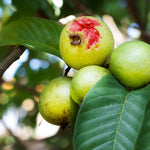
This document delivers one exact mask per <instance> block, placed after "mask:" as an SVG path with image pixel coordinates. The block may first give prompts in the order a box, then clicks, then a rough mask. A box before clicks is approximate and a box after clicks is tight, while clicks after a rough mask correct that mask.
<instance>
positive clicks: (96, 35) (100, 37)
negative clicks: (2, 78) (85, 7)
mask: <svg viewBox="0 0 150 150" xmlns="http://www.w3.org/2000/svg"><path fill="white" fill-rule="evenodd" d="M59 49H60V53H61V56H62V58H63V60H64V61H65V62H66V64H67V65H69V66H70V67H72V68H74V69H77V70H78V69H81V68H82V67H85V66H89V65H103V64H104V63H105V62H106V60H107V58H108V57H109V56H110V55H111V53H112V51H113V49H114V39H113V36H112V33H111V31H110V29H109V28H108V26H107V25H106V24H105V23H104V22H103V21H102V20H100V19H98V18H95V17H89V16H83V17H78V18H76V19H75V20H73V21H71V22H69V23H68V24H67V25H66V26H65V27H64V29H63V30H62V32H61V35H60V41H59Z"/></svg>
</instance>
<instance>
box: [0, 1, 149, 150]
mask: <svg viewBox="0 0 150 150" xmlns="http://www.w3.org/2000/svg"><path fill="white" fill-rule="evenodd" d="M149 13H150V1H148V0H137V1H135V0H132V1H130V0H110V1H105V0H102V1H97V0H92V1H85V0H81V1H78V0H72V1H69V0H64V1H63V5H62V6H58V5H56V3H55V2H54V1H51V0H32V1H29V0H21V1H19V0H12V1H6V0H1V1H0V78H1V79H0V122H2V123H3V125H4V126H5V127H6V129H7V132H8V134H7V136H4V137H1V136H0V149H2V150H3V149H4V148H6V146H11V148H12V149H15V150H17V149H19V150H20V149H28V146H27V145H29V144H31V143H30V142H32V143H34V144H35V143H36V142H37V143H40V142H43V141H45V142H46V143H47V144H46V145H47V147H49V149H66V150H67V149H68V150H71V149H73V147H74V150H84V149H87V150H93V149H95V150H100V149H101V150H103V149H107V150H109V149H110V150H133V149H136V150H149V149H150V124H149V120H150V103H149V100H150V92H149V91H150V85H149V84H148V85H146V86H145V87H143V88H140V89H138V90H129V89H127V88H126V87H125V86H123V85H121V84H120V83H119V82H118V81H117V80H116V79H115V77H114V76H112V75H108V76H106V77H104V78H103V79H102V80H101V81H99V82H98V83H97V84H96V85H95V86H94V87H93V88H92V89H91V90H90V92H89V93H88V94H87V95H86V97H85V99H84V101H83V103H82V104H81V106H80V108H79V110H78V112H77V117H75V118H74V121H73V123H72V127H71V128H70V129H68V128H67V129H65V130H64V131H62V129H60V130H59V132H58V133H57V135H55V136H54V137H50V138H46V139H44V140H37V139H34V138H33V137H32V136H31V138H28V139H27V140H26V141H23V140H21V138H20V137H19V136H18V135H16V134H14V132H12V130H11V129H10V128H9V126H8V124H6V123H5V122H4V116H5V114H6V112H7V111H8V110H9V108H10V107H11V106H15V109H19V108H20V107H22V105H23V102H24V101H25V100H26V99H29V98H30V99H31V100H32V101H33V104H34V107H33V108H32V109H31V110H29V111H28V110H26V115H25V116H24V117H20V119H19V120H18V124H19V125H23V126H30V127H31V128H32V129H33V130H34V129H35V126H36V117H37V114H38V112H39V110H38V98H39V95H40V93H41V91H42V89H43V86H44V85H46V84H47V83H48V82H49V81H50V80H51V79H53V78H55V77H58V76H62V74H63V72H64V68H63V67H62V66H61V65H60V61H61V60H62V58H61V55H60V52H59V38H60V34H61V31H62V29H63V28H64V24H63V25H62V24H60V22H61V21H60V19H62V18H65V17H67V16H69V15H75V16H80V15H90V16H96V17H101V18H103V19H104V17H105V16H106V15H107V16H109V17H110V16H111V17H112V18H113V19H114V21H113V22H111V24H113V23H114V22H115V23H116V25H117V27H118V28H119V30H120V31H121V33H122V35H123V36H122V37H125V38H128V36H129V35H128V34H127V32H126V31H128V29H129V27H130V28H131V27H133V26H132V25H135V28H134V29H136V30H138V31H139V32H140V35H139V37H138V39H140V40H143V41H145V42H147V43H150V35H149V29H150V17H149ZM108 14H109V15H108ZM112 18H111V19H112ZM106 19H107V18H106ZM111 19H110V20H109V21H112V20H111ZM58 21H60V22H59V23H58ZM106 21H107V20H106ZM133 22H135V23H136V24H131V23H133ZM61 23H62V22H61ZM113 25H114V24H113ZM116 25H114V26H115V27H116ZM117 27H116V28H117ZM118 28H117V29H118ZM137 28H138V29H137ZM117 31H118V30H117ZM115 33H116V37H117V36H118V34H117V32H115ZM116 37H114V38H116ZM132 38H133V37H132ZM108 44H109V43H108ZM27 49H28V52H29V53H30V54H29V56H28V59H27V60H26V61H24V62H22V63H21V65H20V66H19V67H18V68H17V69H16V72H15V75H14V78H13V79H12V80H11V81H7V80H5V77H4V75H5V73H6V71H7V69H8V68H9V67H10V66H11V65H12V64H13V63H14V62H15V61H16V60H18V59H19V58H20V56H21V55H22V54H24V53H25V52H26V50H27ZM37 59H38V60H40V65H39V67H38V68H37V69H33V68H32V67H30V64H31V62H34V61H33V60H37ZM63 64H64V63H63ZM10 74H11V73H10ZM97 91H99V92H97ZM9 123H10V124H11V122H9ZM47 147H46V148H47Z"/></svg>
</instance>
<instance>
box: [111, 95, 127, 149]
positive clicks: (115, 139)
mask: <svg viewBox="0 0 150 150" xmlns="http://www.w3.org/2000/svg"><path fill="white" fill-rule="evenodd" d="M128 95H129V93H127V95H126V97H125V101H124V103H123V105H122V109H121V113H120V118H119V121H118V125H117V129H116V135H115V138H114V144H113V148H112V150H115V145H116V141H117V135H118V133H119V131H118V129H119V126H120V122H121V119H122V113H123V110H124V106H125V103H126V101H127V97H128Z"/></svg>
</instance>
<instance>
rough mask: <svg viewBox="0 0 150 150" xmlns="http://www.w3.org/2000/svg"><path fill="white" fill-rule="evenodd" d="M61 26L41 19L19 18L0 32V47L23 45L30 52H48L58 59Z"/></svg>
mask: <svg viewBox="0 0 150 150" xmlns="http://www.w3.org/2000/svg"><path fill="white" fill-rule="evenodd" d="M62 28H63V27H62V26H61V25H60V24H58V23H56V22H54V21H51V20H46V19H41V18H34V17H33V18H32V17H27V18H21V19H19V20H17V21H14V22H12V23H10V24H8V25H7V26H5V27H4V28H3V29H2V30H1V32H0V46H5V45H23V46H25V47H27V48H29V49H31V50H38V51H42V52H48V53H50V54H53V55H56V56H58V57H60V53H59V36H60V33H61V31H62Z"/></svg>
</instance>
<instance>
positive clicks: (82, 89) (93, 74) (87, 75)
mask: <svg viewBox="0 0 150 150" xmlns="http://www.w3.org/2000/svg"><path fill="white" fill-rule="evenodd" d="M109 73H110V72H109V71H108V70H107V69H106V68H103V67H100V66H96V65H91V66H86V67H84V68H81V69H80V70H79V71H78V72H77V73H76V74H75V75H74V77H73V79H72V82H71V97H72V99H73V100H74V101H75V102H76V103H78V104H80V103H81V102H82V100H83V99H84V97H85V95H86V94H87V93H88V91H89V90H90V89H91V88H92V87H93V86H94V85H95V84H96V83H97V81H99V80H100V79H102V77H103V76H105V75H107V74H109Z"/></svg>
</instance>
